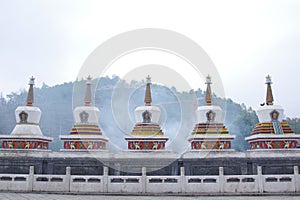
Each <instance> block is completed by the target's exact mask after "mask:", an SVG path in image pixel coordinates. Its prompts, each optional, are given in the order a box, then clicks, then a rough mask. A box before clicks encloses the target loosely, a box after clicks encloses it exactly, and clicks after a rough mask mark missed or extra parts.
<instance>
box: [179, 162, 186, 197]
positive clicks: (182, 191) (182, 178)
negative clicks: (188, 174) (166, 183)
mask: <svg viewBox="0 0 300 200" xmlns="http://www.w3.org/2000/svg"><path fill="white" fill-rule="evenodd" d="M185 182H186V180H185V171H184V167H180V184H181V193H185Z"/></svg>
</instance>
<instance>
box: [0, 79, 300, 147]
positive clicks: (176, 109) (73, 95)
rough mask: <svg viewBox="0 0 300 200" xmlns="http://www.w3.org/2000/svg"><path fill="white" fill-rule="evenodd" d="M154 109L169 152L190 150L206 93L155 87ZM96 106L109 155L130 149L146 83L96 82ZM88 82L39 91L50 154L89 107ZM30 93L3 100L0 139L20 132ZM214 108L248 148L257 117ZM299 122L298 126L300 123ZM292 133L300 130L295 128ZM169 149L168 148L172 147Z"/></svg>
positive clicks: (238, 108) (224, 102)
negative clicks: (78, 112)
mask: <svg viewBox="0 0 300 200" xmlns="http://www.w3.org/2000/svg"><path fill="white" fill-rule="evenodd" d="M151 89H152V104H153V105H157V106H159V107H160V109H161V119H160V124H161V127H162V129H163V131H164V133H165V136H167V137H169V138H170V139H169V141H168V143H169V149H170V150H173V151H175V152H182V151H184V150H186V149H188V148H189V143H188V142H187V137H188V136H189V135H190V134H191V131H192V129H193V128H194V125H195V123H196V113H195V110H196V108H197V106H201V105H205V92H204V91H202V90H200V89H198V90H197V91H195V92H194V91H188V92H178V91H176V88H174V87H172V88H168V87H165V86H162V85H155V84H153V85H152V87H151ZM92 90H93V91H94V96H93V97H94V98H93V105H94V106H96V107H98V108H99V109H100V119H99V124H100V127H101V129H102V131H103V133H104V135H106V136H108V137H109V140H110V144H109V147H110V149H126V147H127V145H126V141H125V140H124V137H126V136H129V135H130V132H131V130H132V128H133V126H134V123H135V118H134V109H135V107H136V106H140V105H144V93H145V83H144V82H137V81H132V82H131V83H127V82H125V81H123V80H121V79H120V78H119V77H117V76H113V77H112V78H109V77H102V78H100V79H94V80H93V85H92ZM84 95H85V81H84V80H80V81H76V82H69V83H64V84H60V85H56V86H53V87H49V86H47V85H46V84H43V86H42V87H41V88H35V90H34V96H35V102H34V106H37V107H39V108H40V109H41V111H42V116H41V121H40V127H41V130H42V132H43V134H44V135H45V136H48V137H53V142H51V143H50V149H52V150H55V151H57V150H59V149H62V148H63V144H62V142H61V141H60V140H59V135H68V134H69V131H70V130H71V128H72V126H73V123H74V121H73V112H72V110H73V108H74V107H75V106H81V105H84ZM26 98H27V88H26V90H25V89H24V90H21V91H19V92H12V93H11V94H9V95H7V97H6V99H5V98H4V97H2V96H1V97H0V134H10V133H11V131H12V130H13V128H14V126H15V123H16V122H15V116H14V112H15V109H16V107H17V106H21V105H25V104H26ZM213 104H214V105H219V106H221V107H222V109H223V110H224V111H225V121H224V122H225V125H226V126H227V128H228V129H229V131H230V134H232V135H236V139H235V140H234V141H233V148H234V149H236V150H238V151H244V150H245V149H247V148H249V146H248V144H247V142H246V141H245V137H246V136H249V135H250V132H251V130H252V129H253V128H254V125H255V124H256V123H258V118H257V116H256V113H255V111H253V110H252V109H251V108H247V107H246V106H245V105H244V104H238V103H235V102H233V101H232V100H231V99H221V98H218V97H216V96H213ZM297 122H298V121H297ZM293 127H296V128H298V129H299V128H300V126H298V125H297V124H296V122H295V125H294V124H293ZM168 143H167V144H168Z"/></svg>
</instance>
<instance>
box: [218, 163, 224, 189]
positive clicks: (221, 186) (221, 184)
mask: <svg viewBox="0 0 300 200" xmlns="http://www.w3.org/2000/svg"><path fill="white" fill-rule="evenodd" d="M224 183H225V179H224V168H223V167H219V192H220V193H224Z"/></svg>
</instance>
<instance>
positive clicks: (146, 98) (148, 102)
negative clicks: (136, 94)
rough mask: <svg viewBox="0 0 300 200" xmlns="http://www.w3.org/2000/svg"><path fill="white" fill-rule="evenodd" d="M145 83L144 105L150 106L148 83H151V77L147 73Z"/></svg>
mask: <svg viewBox="0 0 300 200" xmlns="http://www.w3.org/2000/svg"><path fill="white" fill-rule="evenodd" d="M146 79H147V85H146V92H145V100H144V102H145V106H151V102H152V99H151V88H150V84H151V77H150V76H149V75H148V76H147V78H146Z"/></svg>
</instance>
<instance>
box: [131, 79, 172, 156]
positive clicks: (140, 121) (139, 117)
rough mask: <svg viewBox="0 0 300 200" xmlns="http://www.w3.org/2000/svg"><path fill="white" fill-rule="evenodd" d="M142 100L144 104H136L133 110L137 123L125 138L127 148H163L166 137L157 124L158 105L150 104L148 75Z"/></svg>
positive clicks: (146, 149) (152, 149)
mask: <svg viewBox="0 0 300 200" xmlns="http://www.w3.org/2000/svg"><path fill="white" fill-rule="evenodd" d="M144 102H145V105H144V106H138V107H137V108H136V109H135V111H134V112H135V118H136V121H137V123H136V124H135V126H134V128H133V130H132V132H131V134H130V137H126V138H125V139H126V141H127V142H128V149H129V150H136V151H141V150H142V151H143V150H144V151H156V150H163V149H165V144H166V142H167V141H168V138H167V137H164V136H163V135H164V133H163V132H162V130H161V128H160V125H159V124H158V121H159V117H160V109H159V107H157V106H153V105H151V103H152V98H151V78H150V76H149V75H148V77H147V84H146V91H145V100H144Z"/></svg>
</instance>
